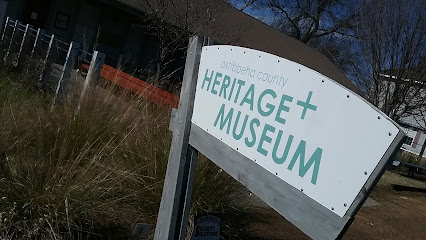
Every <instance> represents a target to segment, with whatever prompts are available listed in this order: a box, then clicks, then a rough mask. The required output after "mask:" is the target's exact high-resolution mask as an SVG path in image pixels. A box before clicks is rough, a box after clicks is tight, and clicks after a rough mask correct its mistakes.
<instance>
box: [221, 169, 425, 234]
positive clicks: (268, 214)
mask: <svg viewBox="0 0 426 240" xmlns="http://www.w3.org/2000/svg"><path fill="white" fill-rule="evenodd" d="M395 185H399V186H400V187H398V186H397V187H395ZM401 186H402V187H401ZM406 187H411V189H407V188H406ZM395 189H396V190H395ZM422 189H423V190H426V182H423V181H418V180H415V179H410V178H407V177H405V176H403V175H402V176H401V175H399V174H397V173H393V172H386V173H385V175H384V176H383V177H382V179H381V180H380V182H379V183H378V184H377V186H376V187H375V189H374V191H373V192H372V194H371V195H370V197H371V198H373V199H374V200H376V201H377V202H379V203H380V205H379V206H372V207H363V208H361V210H360V211H359V212H358V214H357V215H356V217H355V220H354V222H353V223H352V225H351V226H350V228H349V229H348V231H347V232H346V234H345V235H344V237H343V239H348V240H349V239H403V240H408V239H419V240H420V239H422V240H424V239H426V191H423V190H422ZM245 198H247V199H249V202H251V204H250V206H247V207H244V208H240V207H237V208H238V209H235V210H230V211H229V212H228V213H227V214H226V216H225V217H222V226H224V225H225V226H224V227H223V229H226V230H225V231H224V233H223V235H225V238H226V239H244V240H252V239H259V240H278V239H310V238H309V237H307V236H306V235H305V234H304V233H302V232H301V231H300V230H298V229H297V228H296V227H294V226H293V225H292V224H291V223H289V222H287V221H286V220H285V219H284V218H283V217H282V216H281V215H279V214H278V213H276V212H275V211H274V210H273V209H271V208H270V207H268V206H267V205H265V204H264V203H263V202H262V201H260V200H259V199H258V198H257V197H255V196H248V193H247V196H246V197H245Z"/></svg>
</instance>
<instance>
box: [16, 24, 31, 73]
mask: <svg viewBox="0 0 426 240" xmlns="http://www.w3.org/2000/svg"><path fill="white" fill-rule="evenodd" d="M29 29H30V25H29V24H27V25H26V26H25V31H24V36H22V41H21V46H20V47H19V52H18V56H17V57H16V62H15V67H18V66H19V60H20V58H21V55H22V51H23V49H24V45H25V42H26V40H27V34H28V30H29Z"/></svg>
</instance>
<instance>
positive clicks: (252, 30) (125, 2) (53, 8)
mask: <svg viewBox="0 0 426 240" xmlns="http://www.w3.org/2000/svg"><path fill="white" fill-rule="evenodd" d="M0 2H1V3H2V5H0V6H3V10H0V12H1V11H3V12H5V14H4V15H1V14H0V17H1V16H9V17H11V18H12V19H20V20H22V21H23V22H24V23H29V24H31V25H33V26H34V27H36V28H38V27H39V28H44V29H46V30H47V32H48V33H53V34H55V36H56V37H58V38H60V39H61V40H63V41H67V42H70V41H75V42H78V43H80V45H81V46H82V47H83V50H90V49H93V48H94V46H96V49H97V50H98V51H101V52H104V53H106V54H107V60H106V63H107V64H109V65H112V66H115V65H116V64H117V62H119V61H120V59H121V60H123V59H124V61H126V62H132V64H134V65H138V66H140V67H145V68H155V64H156V61H157V59H158V55H159V51H158V50H159V45H160V43H159V39H158V38H157V37H156V36H155V34H152V32H151V34H150V33H147V32H148V31H147V30H149V28H150V27H151V25H150V24H152V21H147V20H150V19H152V16H156V17H159V18H161V19H163V20H164V21H165V22H167V23H170V24H168V26H169V27H170V28H171V29H176V28H180V29H186V30H188V31H190V32H192V33H193V34H200V35H205V36H209V37H212V38H213V39H214V40H215V42H216V43H219V44H231V45H238V46H243V47H248V48H253V49H257V50H261V51H265V52H269V53H272V54H275V55H277V56H280V57H283V58H287V59H289V60H292V61H294V62H298V63H300V64H303V65H305V66H307V67H309V68H311V69H314V70H316V71H317V72H320V73H322V74H323V75H325V76H327V77H329V78H331V79H333V80H335V81H337V82H339V83H340V84H342V85H343V86H345V87H347V88H349V89H351V90H352V91H355V92H358V89H357V87H356V86H355V85H354V84H353V83H352V82H351V81H350V80H349V79H348V78H347V77H346V76H345V75H344V73H343V72H342V71H341V70H340V69H339V68H338V67H337V66H335V65H334V64H333V63H332V62H331V61H330V60H329V59H328V58H327V57H326V56H324V55H323V54H321V53H319V52H318V51H316V50H314V49H311V48H309V47H307V46H306V45H305V44H303V43H300V42H298V41H297V40H295V39H293V38H290V37H288V36H286V35H284V34H282V33H281V32H279V31H277V30H275V29H273V28H272V27H270V26H268V25H266V24H264V23H262V22H260V21H258V20H257V19H255V18H253V17H251V16H249V15H247V14H245V13H243V12H241V11H238V10H237V9H235V8H233V7H232V6H230V5H229V4H227V3H225V2H224V1H222V0H214V1H212V0H169V1H164V0H37V1H34V0H0ZM172 2H173V4H170V3H172ZM5 5H6V7H4V6H5ZM163 20H161V21H163ZM0 21H3V19H0ZM181 55H182V56H183V55H184V54H182V52H181Z"/></svg>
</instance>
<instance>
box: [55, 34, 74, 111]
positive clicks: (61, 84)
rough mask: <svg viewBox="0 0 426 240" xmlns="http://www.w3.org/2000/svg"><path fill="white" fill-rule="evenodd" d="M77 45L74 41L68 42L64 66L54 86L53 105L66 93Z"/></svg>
mask: <svg viewBox="0 0 426 240" xmlns="http://www.w3.org/2000/svg"><path fill="white" fill-rule="evenodd" d="M79 47H80V44H78V43H76V42H71V43H70V47H69V49H68V53H67V57H66V59H65V63H64V67H63V68H62V73H61V77H60V78H59V81H58V84H57V86H56V92H55V97H54V98H53V105H55V102H56V100H57V98H63V97H65V95H66V92H67V88H68V85H69V82H70V80H71V72H72V69H73V68H74V64H75V60H76V59H77V55H78V49H79ZM53 105H52V107H53Z"/></svg>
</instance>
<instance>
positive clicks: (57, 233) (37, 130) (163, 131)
mask: <svg viewBox="0 0 426 240" xmlns="http://www.w3.org/2000/svg"><path fill="white" fill-rule="evenodd" d="M28 81H29V79H25V76H20V75H18V74H16V73H10V72H6V71H1V72H0V239H128V237H129V236H130V234H131V233H132V230H133V227H134V225H135V224H136V223H138V222H143V223H150V224H153V225H155V221H156V216H157V213H158V208H159V203H160V200H161V193H162V187H163V183H164V176H165V171H166V167H167V159H168V154H169V148H170V141H171V132H170V131H169V130H168V124H169V114H170V109H168V108H164V106H163V107H160V106H156V105H154V104H151V103H148V102H146V101H144V100H142V99H139V98H138V97H136V96H133V95H131V94H129V93H128V92H124V91H121V90H117V89H115V88H114V87H110V86H108V85H105V86H104V87H96V88H91V89H90V90H89V91H88V92H87V94H86V96H85V97H84V98H83V101H82V103H81V108H80V110H79V111H78V112H76V109H77V105H78V101H79V94H74V95H73V94H70V96H69V98H68V99H67V100H63V101H61V102H60V103H59V104H57V105H55V106H54V107H53V108H51V101H50V99H51V96H49V95H48V94H46V93H40V92H39V91H37V90H34V89H33V88H30V87H25V86H26V85H28V84H27V83H28ZM71 92H72V91H71ZM75 93H78V91H75ZM198 170H199V171H198V172H197V181H196V183H195V189H194V196H193V200H194V204H193V208H192V210H191V212H192V214H193V215H194V214H199V213H203V212H209V211H214V210H216V209H219V208H220V206H222V205H224V204H226V203H227V202H228V201H231V200H232V198H233V196H232V195H233V192H234V191H233V187H234V186H235V185H234V182H233V181H232V180H231V179H230V177H229V176H228V175H226V174H224V173H223V172H222V171H220V169H218V168H217V167H216V166H215V165H213V164H212V163H210V162H209V161H207V160H205V159H203V158H201V159H200V161H199V164H198Z"/></svg>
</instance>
